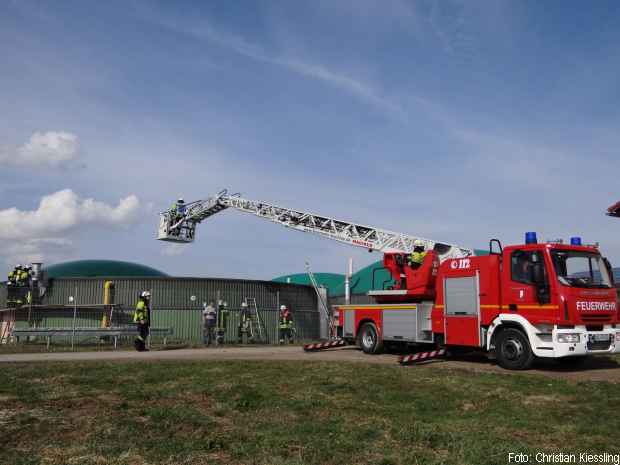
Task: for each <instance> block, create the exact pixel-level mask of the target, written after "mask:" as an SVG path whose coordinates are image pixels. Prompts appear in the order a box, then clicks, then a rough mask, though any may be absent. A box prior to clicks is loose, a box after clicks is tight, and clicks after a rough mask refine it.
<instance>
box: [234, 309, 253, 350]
mask: <svg viewBox="0 0 620 465" xmlns="http://www.w3.org/2000/svg"><path fill="white" fill-rule="evenodd" d="M250 338H251V334H250V310H249V309H248V304H247V302H242V303H241V311H240V312H239V330H238V332H237V341H238V342H239V344H244V343H247V342H248V340H249V339H250Z"/></svg>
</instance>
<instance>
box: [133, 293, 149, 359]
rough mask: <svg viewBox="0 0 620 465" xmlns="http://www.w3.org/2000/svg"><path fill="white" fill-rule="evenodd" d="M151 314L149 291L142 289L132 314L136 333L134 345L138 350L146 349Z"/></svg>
mask: <svg viewBox="0 0 620 465" xmlns="http://www.w3.org/2000/svg"><path fill="white" fill-rule="evenodd" d="M150 316H151V293H150V292H149V291H144V292H142V293H141V294H140V297H139V298H138V303H137V304H136V311H135V312H134V314H133V321H134V323H136V324H137V330H138V335H137V336H136V339H135V347H136V350H137V351H138V352H143V351H145V350H148V349H147V348H146V340H147V338H148V335H149V326H150Z"/></svg>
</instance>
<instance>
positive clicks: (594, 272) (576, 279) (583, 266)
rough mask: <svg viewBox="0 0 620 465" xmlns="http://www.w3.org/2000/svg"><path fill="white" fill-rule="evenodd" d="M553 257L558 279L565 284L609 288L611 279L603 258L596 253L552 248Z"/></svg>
mask: <svg viewBox="0 0 620 465" xmlns="http://www.w3.org/2000/svg"><path fill="white" fill-rule="evenodd" d="M551 259H552V261H553V266H554V267H555V272H556V274H557V276H558V281H559V282H560V284H563V285H564V286H571V287H586V288H609V287H611V280H610V279H609V274H608V273H607V268H606V267H605V263H604V262H603V258H602V257H601V256H600V255H598V254H595V253H588V252H575V251H572V250H552V251H551Z"/></svg>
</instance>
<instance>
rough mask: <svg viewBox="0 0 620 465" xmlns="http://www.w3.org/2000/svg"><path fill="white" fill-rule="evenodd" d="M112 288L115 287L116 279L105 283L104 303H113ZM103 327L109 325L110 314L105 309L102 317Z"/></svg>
mask: <svg viewBox="0 0 620 465" xmlns="http://www.w3.org/2000/svg"><path fill="white" fill-rule="evenodd" d="M112 289H114V281H106V282H105V284H104V285H103V305H112V300H113V299H112ZM101 327H102V328H107V327H108V314H107V313H106V311H105V309H104V311H103V316H102V317H101Z"/></svg>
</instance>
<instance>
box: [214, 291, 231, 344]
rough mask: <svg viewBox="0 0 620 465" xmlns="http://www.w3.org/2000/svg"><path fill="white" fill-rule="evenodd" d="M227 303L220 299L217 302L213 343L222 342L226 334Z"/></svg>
mask: <svg viewBox="0 0 620 465" xmlns="http://www.w3.org/2000/svg"><path fill="white" fill-rule="evenodd" d="M227 305H228V304H227V303H226V302H224V301H223V300H221V299H220V300H218V302H217V318H216V324H215V325H216V328H215V343H216V345H218V346H219V345H222V344H224V338H225V336H226V324H227V323H228V310H227V309H226V307H227Z"/></svg>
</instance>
